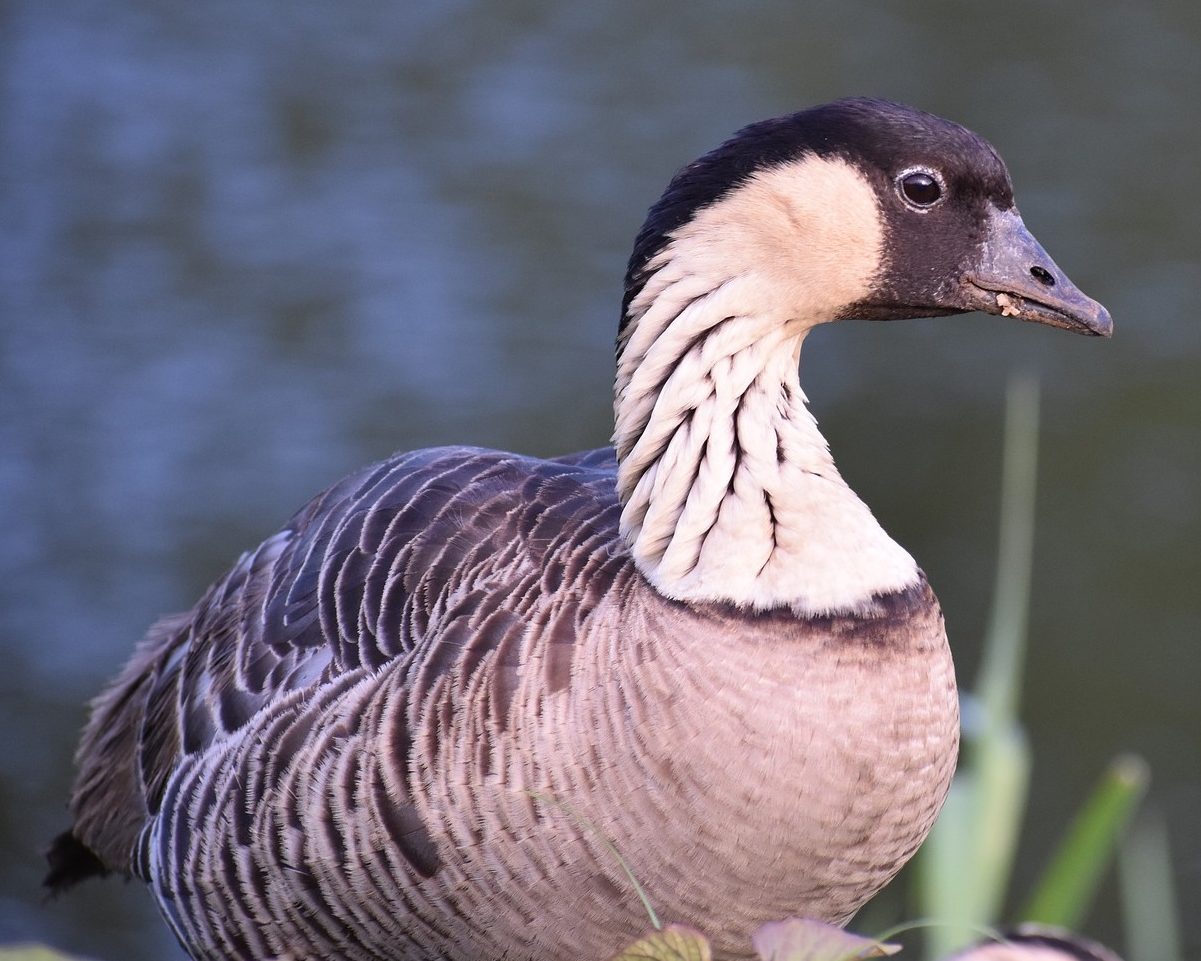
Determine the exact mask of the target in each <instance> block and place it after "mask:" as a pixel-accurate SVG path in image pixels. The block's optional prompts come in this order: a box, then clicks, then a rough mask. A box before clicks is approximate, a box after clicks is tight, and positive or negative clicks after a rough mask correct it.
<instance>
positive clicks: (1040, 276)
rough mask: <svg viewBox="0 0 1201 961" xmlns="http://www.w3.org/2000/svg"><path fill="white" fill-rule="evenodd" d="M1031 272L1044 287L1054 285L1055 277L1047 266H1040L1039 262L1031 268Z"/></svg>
mask: <svg viewBox="0 0 1201 961" xmlns="http://www.w3.org/2000/svg"><path fill="white" fill-rule="evenodd" d="M1030 274H1031V276H1032V277H1034V279H1035V280H1037V281H1038V282H1039V283H1040V284H1042V285H1043V286H1044V287H1054V286H1055V277H1054V275H1052V273H1051V271H1049V270H1047V268H1046V267H1039V266H1038V265H1037V264H1036V265H1035V266H1033V267H1031V268H1030Z"/></svg>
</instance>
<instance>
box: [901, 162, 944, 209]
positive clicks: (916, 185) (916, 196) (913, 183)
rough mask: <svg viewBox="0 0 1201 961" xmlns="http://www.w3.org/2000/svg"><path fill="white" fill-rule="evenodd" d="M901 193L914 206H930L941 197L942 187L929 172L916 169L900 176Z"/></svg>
mask: <svg viewBox="0 0 1201 961" xmlns="http://www.w3.org/2000/svg"><path fill="white" fill-rule="evenodd" d="M901 193H903V194H904V195H905V199H906V200H908V201H909V202H910V203H911V204H913V205H914V206H917V207H932V206H934V205H935V204H936V203H938V200H939V198H940V197H942V187H941V186H940V185H939V183H938V181H937V180H935V179H934V178H933V177H932V176H930V174H928V173H925V172H924V171H921V170H916V171H914V172H913V173H909V174H905V175H904V176H903V177H902V178H901Z"/></svg>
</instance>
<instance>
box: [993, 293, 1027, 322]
mask: <svg viewBox="0 0 1201 961" xmlns="http://www.w3.org/2000/svg"><path fill="white" fill-rule="evenodd" d="M997 306H998V307H1000V308H1001V316H1002V317H1020V316H1021V314H1022V310H1021V307H1022V302H1021V301H1020V300H1018V299H1017V298H1016V297H1011V296H1009V294H997Z"/></svg>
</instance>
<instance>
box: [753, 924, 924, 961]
mask: <svg viewBox="0 0 1201 961" xmlns="http://www.w3.org/2000/svg"><path fill="white" fill-rule="evenodd" d="M751 942H752V943H753V944H754V945H755V950H756V951H757V952H758V953H759V957H760V958H762V959H763V961H860V959H861V958H883V957H887V956H888V955H890V954H896V953H897V952H898V951H900V950H901V946H900V945H899V944H882V943H881V942H879V941H876V940H875V939H873V938H863V937H860V936H859V935H857V934H851V933H850V932H848V931H844V930H843V929H842V928H837V927H835V926H834V925H832V924H825V923H823V922H821V921H810V920H808V919H806V918H788V919H786V920H784V921H771V922H769V923H767V924H765V925H763V926H762V927H760V928H759V930H757V931H756V932H755V933H754V934H753V935H751Z"/></svg>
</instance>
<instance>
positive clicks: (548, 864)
mask: <svg viewBox="0 0 1201 961" xmlns="http://www.w3.org/2000/svg"><path fill="white" fill-rule="evenodd" d="M969 310H983V311H987V312H989V313H1001V314H1007V315H1015V316H1017V317H1020V318H1022V319H1023V320H1030V321H1035V322H1037V323H1042V324H1050V325H1051V326H1055V327H1063V328H1066V329H1068V330H1074V331H1079V332H1082V333H1088V334H1096V335H1101V336H1106V335H1108V334H1109V333H1110V320H1109V315H1108V314H1107V313H1106V311H1105V309H1104V308H1103V307H1101V306H1100V305H1099V304H1097V303H1095V302H1094V301H1092V300H1090V299H1088V298H1087V297H1085V296H1084V295H1083V294H1082V293H1081V292H1080V291H1079V290H1077V288H1076V287H1075V286H1073V285H1072V283H1071V282H1070V281H1069V280H1068V279H1067V277H1065V276H1064V274H1063V272H1062V271H1060V269H1059V268H1058V267H1056V265H1055V264H1054V263H1053V262H1052V261H1051V259H1050V258H1049V257H1048V256H1047V254H1046V252H1045V251H1044V250H1043V249H1042V248H1041V247H1040V246H1039V244H1038V242H1037V241H1036V240H1035V239H1034V238H1033V237H1032V236H1031V235H1030V234H1029V233H1028V232H1027V230H1026V228H1025V227H1024V225H1023V223H1022V220H1021V218H1020V217H1019V215H1018V212H1017V209H1016V208H1015V206H1014V201H1013V193H1012V188H1011V185H1010V180H1009V176H1008V174H1007V172H1006V169H1005V166H1004V164H1003V163H1002V161H1001V160H1000V158H999V157H998V156H997V154H996V152H995V151H994V150H993V148H992V147H991V146H989V144H988V143H986V142H985V141H984V140H983V139H981V138H980V137H978V136H976V135H975V134H973V133H971V132H969V131H968V130H966V129H964V128H963V127H960V126H958V125H956V124H953V123H950V122H948V121H945V120H942V119H940V118H938V117H934V116H931V115H930V114H927V113H923V112H920V111H918V110H914V109H911V108H908V107H904V106H900V105H898V104H893V103H887V102H884V101H879V100H866V99H857V100H845V101H840V102H837V103H833V104H829V105H826V106H822V107H817V108H815V109H811V110H807V111H804V112H801V113H797V114H793V115H791V116H786V117H782V118H779V119H775V120H769V121H765V122H762V123H757V124H754V125H752V126H749V127H747V128H746V129H744V130H743V131H741V132H740V133H738V134H737V135H736V136H734V137H733V138H732V139H731V140H729V141H728V142H726V143H725V144H723V145H722V146H720V147H718V148H717V149H716V150H714V151H713V152H711V153H709V154H708V155H706V156H704V157H702V158H701V159H700V160H697V161H696V162H695V163H693V164H691V165H689V166H687V167H685V168H684V169H683V170H682V171H680V173H679V174H677V176H676V177H675V179H673V180H672V182H671V184H670V185H669V186H668V188H667V191H666V193H665V194H664V195H663V197H662V199H661V200H660V201H659V202H658V203H657V204H655V205H654V206H653V207H652V209H651V211H650V213H649V216H648V218H647V220H646V223H645V225H644V226H643V228H642V230H641V232H640V233H639V234H638V237H637V240H636V242H635V245H634V252H633V256H632V258H631V260H630V264H629V270H628V273H627V275H626V282H625V298H624V302H623V307H622V315H621V324H620V332H619V334H618V340H617V375H616V391H615V404H614V407H615V414H616V430H615V433H614V448H615V449H614V450H599V451H592V452H588V453H583V454H575V455H571V456H567V457H560V458H553V459H550V460H538V459H535V458H530V457H523V456H519V455H515V454H507V453H498V452H496V451H490V450H479V449H474V448H464V447H447V448H440V449H436V450H422V451H417V452H413V453H405V454H399V455H396V456H394V457H392V458H391V459H389V460H386V461H384V462H383V463H380V464H376V465H374V466H371V467H367V468H364V469H363V470H361V471H359V472H358V473H356V474H353V475H351V476H350V477H347V478H346V479H345V480H342V481H341V482H339V483H337V484H336V485H334V486H333V487H331V488H330V489H329V490H327V491H325V493H323V494H321V495H319V496H318V497H317V498H316V499H315V500H313V501H312V502H311V503H310V504H309V505H308V506H307V507H305V508H303V509H302V510H301V511H300V512H299V513H298V514H296V515H295V516H294V517H293V518H292V520H291V521H290V522H289V523H288V524H287V526H286V527H285V528H284V529H283V530H282V531H280V532H279V533H278V534H276V535H275V536H273V537H271V538H269V539H268V540H267V541H266V542H265V543H263V544H262V545H261V546H260V547H258V548H256V549H255V550H253V551H250V552H249V553H247V554H245V555H244V556H243V557H242V558H241V559H240V560H239V561H238V562H237V563H236V564H235V565H234V567H233V568H232V569H231V570H230V571H229V572H228V573H227V574H226V575H225V576H224V577H222V578H221V579H220V580H219V581H217V582H216V584H215V585H214V586H213V587H212V588H211V589H210V590H209V592H208V593H207V594H206V595H205V596H204V597H203V598H202V599H201V600H200V602H199V603H198V604H197V605H196V607H194V608H193V609H192V610H191V611H189V612H188V613H186V614H183V615H179V616H175V617H169V618H167V619H165V620H163V621H161V622H160V623H159V624H158V625H157V626H155V627H153V628H152V629H151V630H150V632H149V635H148V636H147V638H146V639H145V640H144V641H143V642H142V644H141V646H140V647H139V648H138V650H137V652H136V654H135V655H134V656H133V658H132V660H131V661H130V663H129V664H128V666H127V667H126V668H125V670H124V671H123V672H122V673H121V675H120V676H119V677H118V678H117V679H116V681H115V682H114V683H113V684H112V685H111V686H110V687H109V688H108V689H107V691H105V693H103V694H102V695H101V696H100V697H99V698H98V699H97V700H96V701H95V702H94V705H93V711H92V715H91V720H90V723H89V724H88V727H87V729H86V732H85V733H84V736H83V741H82V746H81V747H80V750H79V755H78V763H79V766H80V771H79V774H78V780H77V783H76V786H75V789H74V793H73V796H72V799H71V811H72V814H73V818H74V826H73V827H72V829H71V830H70V831H69V832H67V833H66V834H64V835H62V836H61V837H60V838H59V839H58V840H57V841H56V843H55V845H54V846H53V848H52V851H51V868H52V870H51V875H50V877H49V878H48V883H50V884H51V886H52V887H62V886H64V885H67V884H69V883H71V882H72V881H74V880H78V879H80V878H82V877H84V876H86V875H88V874H97V873H104V872H107V871H117V872H120V873H123V874H127V875H134V876H137V877H139V878H141V879H143V880H145V881H146V882H147V883H148V884H149V886H150V888H151V889H152V891H153V894H154V897H155V898H156V899H157V902H158V904H159V906H160V908H161V910H162V913H163V915H164V916H165V918H166V920H167V922H168V923H169V924H170V926H171V927H172V928H173V929H174V931H175V933H176V935H177V936H178V938H179V940H180V941H181V942H182V944H183V945H184V947H185V948H186V949H187V951H188V952H190V954H191V955H192V957H193V958H196V959H206V961H230V959H239V961H263V959H266V958H284V957H287V958H321V959H339V961H368V959H383V958H387V959H393V961H396V959H428V958H446V959H456V961H490V959H499V958H505V959H530V961H534V959H537V961H561V959H568V958H571V959H601V958H604V957H606V956H607V955H608V954H609V953H610V952H612V951H613V950H614V949H615V948H617V947H618V946H620V945H621V944H623V943H625V942H628V941H629V940H630V939H632V938H633V937H634V936H635V935H637V934H639V933H640V932H641V931H643V930H645V927H646V924H647V920H646V916H645V914H644V911H643V908H642V906H641V905H640V904H639V901H638V899H637V898H636V896H635V892H634V890H633V889H632V886H631V884H630V881H629V878H628V876H627V874H626V873H625V870H624V868H623V866H622V865H621V864H620V863H619V862H618V860H617V859H616V858H615V857H614V856H613V853H612V849H611V848H610V846H609V845H610V843H611V844H612V845H613V846H615V847H616V848H617V849H618V850H619V851H620V853H621V854H622V855H624V859H625V862H626V865H627V866H628V868H629V871H630V873H631V874H632V875H633V877H635V878H637V879H638V881H640V882H641V884H642V886H643V888H644V889H645V890H646V892H647V893H648V895H649V898H650V900H651V901H652V902H653V903H654V905H655V906H656V907H657V908H658V910H659V912H660V914H661V915H662V916H663V917H664V918H666V919H670V920H673V921H680V922H686V923H691V924H694V925H697V926H699V927H702V928H704V930H705V931H706V932H708V933H709V934H710V935H711V936H712V939H713V941H714V943H715V946H716V948H717V950H718V952H719V954H723V955H725V956H728V957H744V956H747V955H748V954H749V952H750V950H751V948H750V939H749V932H750V931H751V930H753V929H754V927H755V926H757V925H758V924H759V923H760V922H762V921H765V920H767V919H772V918H779V917H784V916H787V915H801V916H808V917H812V918H819V919H825V920H827V921H832V922H837V923H843V922H845V921H846V920H847V919H848V918H849V917H850V916H851V915H852V914H853V913H854V912H855V910H856V909H857V908H858V907H859V906H860V905H861V904H863V902H864V901H865V900H867V899H868V898H869V897H871V896H872V894H874V893H875V892H876V891H877V890H878V889H879V888H880V887H881V886H882V885H883V884H884V883H885V882H886V881H887V880H888V879H889V878H890V877H891V876H892V875H893V874H894V873H895V872H896V871H897V870H898V869H899V868H900V866H901V865H902V864H904V863H905V861H906V860H907V859H908V858H909V857H910V855H912V854H913V852H914V850H915V849H916V848H917V847H918V845H919V844H920V843H921V841H922V839H923V838H924V837H925V835H926V833H927V831H928V829H929V827H930V825H931V822H932V821H933V820H934V817H935V815H936V813H937V812H938V809H939V806H940V804H941V802H942V800H943V796H944V794H945V792H946V790H947V785H948V781H949V779H950V777H951V772H952V768H953V766H954V763H955V756H956V746H957V737H958V734H957V729H958V724H957V719H958V717H957V704H956V689H955V680H954V674H953V669H952V665H951V659H950V654H949V651H948V648H947V643H946V636H945V633H944V630H943V623H942V617H941V614H940V612H939V607H938V603H937V601H936V600H935V597H934V595H933V593H932V592H931V590H930V588H929V586H928V585H927V583H926V578H925V575H924V574H923V573H922V571H921V570H920V569H919V568H918V567H917V565H916V564H915V563H914V561H913V559H912V558H911V557H910V556H909V554H908V553H906V551H905V550H904V549H903V548H901V547H900V546H899V545H897V544H896V543H895V542H894V541H893V540H892V539H891V538H889V536H888V535H887V534H886V533H885V532H884V531H883V530H882V529H881V527H880V525H879V524H878V523H877V522H876V521H875V519H874V518H873V517H872V514H871V512H870V511H869V510H868V508H867V507H866V506H865V505H864V504H863V503H862V502H861V501H860V500H859V499H858V498H857V497H856V496H855V494H854V493H853V492H852V491H851V489H850V488H849V487H848V486H847V485H846V483H844V481H843V480H842V478H841V477H840V476H839V473H838V470H837V469H836V468H835V466H834V462H833V460H832V458H831V456H830V454H829V452H828V449H827V445H826V442H825V440H824V439H823V438H822V436H821V434H820V433H819V432H818V429H817V425H816V422H815V421H814V419H813V417H812V416H811V414H810V413H809V411H808V410H807V408H806V406H805V397H804V395H803V394H802V392H801V388H800V384H799V381H798V359H799V354H800V349H801V343H802V341H803V340H804V338H805V335H806V333H808V331H809V330H810V329H811V328H813V327H814V326H815V325H817V324H821V323H824V322H826V321H832V320H838V319H842V318H868V319H874V320H889V319H894V318H904V317H915V316H927V315H932V314H955V313H961V312H965V311H969Z"/></svg>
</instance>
